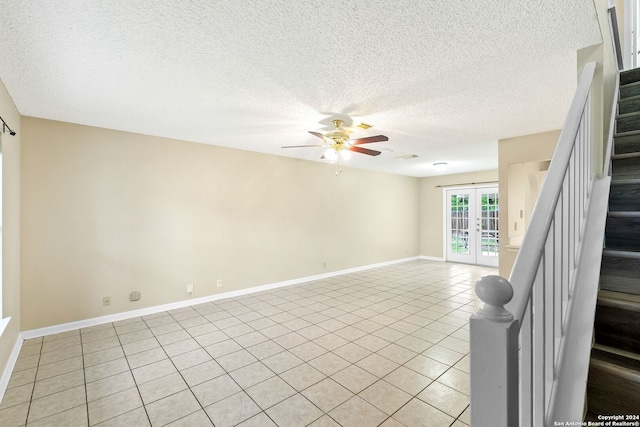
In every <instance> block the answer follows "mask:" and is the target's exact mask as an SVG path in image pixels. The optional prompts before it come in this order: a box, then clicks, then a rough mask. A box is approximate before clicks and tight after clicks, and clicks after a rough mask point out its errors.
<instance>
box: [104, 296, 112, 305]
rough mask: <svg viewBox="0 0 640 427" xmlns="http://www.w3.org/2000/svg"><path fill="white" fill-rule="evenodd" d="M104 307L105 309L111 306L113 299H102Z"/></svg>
mask: <svg viewBox="0 0 640 427" xmlns="http://www.w3.org/2000/svg"><path fill="white" fill-rule="evenodd" d="M102 305H103V306H105V307H106V306H108V305H111V297H102Z"/></svg>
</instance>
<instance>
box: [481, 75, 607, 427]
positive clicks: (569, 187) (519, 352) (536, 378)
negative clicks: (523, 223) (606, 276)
mask: <svg viewBox="0 0 640 427" xmlns="http://www.w3.org/2000/svg"><path fill="white" fill-rule="evenodd" d="M595 67H596V65H595V63H589V64H587V65H585V66H584V68H583V70H582V74H581V77H580V81H579V84H578V88H577V90H576V93H575V96H574V98H573V101H572V104H571V108H570V110H569V113H568V116H567V118H566V121H565V124H564V127H563V129H562V131H561V133H560V137H559V139H558V143H557V145H556V149H555V152H554V155H553V157H552V160H551V164H550V166H549V170H548V172H547V175H546V178H545V180H544V183H543V185H542V188H541V191H540V194H539V197H538V200H537V202H536V205H535V208H534V211H533V214H532V217H531V220H530V223H529V226H528V229H527V231H526V234H525V237H524V239H523V242H522V246H521V247H520V250H519V252H518V256H517V258H516V260H515V264H514V267H513V270H512V274H511V276H510V278H509V280H508V281H507V280H506V279H504V278H501V277H499V276H486V277H483V278H482V279H480V280H479V281H478V282H477V284H476V293H477V295H478V297H479V298H480V299H481V300H482V302H483V303H484V305H483V306H482V308H481V309H479V310H478V311H477V312H476V313H475V314H474V315H473V316H471V320H470V348H471V402H472V403H471V425H473V426H474V427H484V426H517V425H523V426H543V425H553V420H552V418H553V417H557V416H560V415H559V414H560V413H562V414H563V415H562V416H569V417H570V416H575V418H566V419H563V420H559V421H569V420H572V421H579V420H581V419H582V413H580V414H576V412H577V411H578V410H581V408H582V404H583V403H584V395H585V394H584V392H583V393H582V394H581V393H580V391H579V390H574V391H570V392H569V393H568V394H570V395H574V396H575V395H576V394H577V399H578V400H579V402H577V403H575V402H573V403H567V402H566V398H567V396H564V397H561V396H559V395H560V394H561V393H560V391H559V390H562V389H566V388H568V386H567V385H566V384H560V383H559V382H560V380H562V381H564V379H565V377H566V376H565V375H561V371H562V370H563V369H565V368H566V367H567V365H570V364H571V363H573V360H572V358H574V356H575V355H574V354H570V351H571V345H569V343H570V342H571V339H573V338H570V339H569V341H567V336H568V332H569V330H570V329H573V328H576V327H577V326H573V325H571V323H572V321H571V317H572V316H573V317H575V316H576V315H579V314H580V313H579V312H580V308H579V307H574V306H573V305H574V304H575V303H576V300H577V297H576V291H579V288H581V287H582V283H580V286H576V283H577V281H578V280H583V277H582V276H581V274H580V271H581V270H583V269H584V268H585V265H584V262H583V263H582V264H581V258H582V257H583V256H584V254H582V251H583V249H584V248H585V246H588V245H589V244H590V242H587V239H586V235H588V234H589V233H585V230H586V229H587V228H590V227H589V226H587V224H586V222H585V219H586V218H587V216H588V214H589V212H588V211H589V208H590V202H591V199H592V198H593V199H594V200H595V199H599V198H601V197H602V194H601V193H602V192H603V191H605V190H604V186H602V185H599V186H598V192H599V193H598V195H597V197H591V196H593V191H592V190H593V184H594V180H595V174H594V173H591V124H590V89H591V83H592V81H593V75H594V72H595ZM606 192H607V196H605V197H608V183H607V184H606ZM599 205H602V203H600V204H599ZM600 209H602V208H601V206H600ZM594 217H597V219H598V220H599V221H600V223H599V224H597V226H596V227H595V228H598V227H601V229H602V231H601V232H602V234H603V233H604V220H603V219H602V218H601V217H605V218H606V200H605V210H604V211H603V212H602V213H601V214H600V215H595V216H594ZM596 239H597V236H596ZM596 241H597V240H596ZM601 242H602V235H601V236H600V243H601ZM591 244H592V243H591ZM596 246H597V245H596ZM601 250H602V249H601V248H600V253H601ZM594 256H597V255H594ZM594 256H591V258H589V260H590V261H588V262H590V263H596V264H597V266H596V267H597V271H596V272H593V271H591V270H590V274H591V275H594V274H595V276H596V277H597V275H598V272H599V268H600V264H599V260H597V261H594V258H593V257H594ZM600 256H601V255H600ZM582 261H584V260H583V259H582ZM578 267H580V268H578ZM579 276H580V277H579ZM594 288H595V289H597V278H596V283H595V287H594ZM580 292H582V291H580ZM592 293H593V294H595V291H594V292H592ZM589 295H590V298H592V299H593V302H592V304H593V307H594V310H595V297H594V296H591V294H589ZM589 303H590V304H591V302H589ZM587 311H588V309H587ZM587 322H588V320H587ZM573 323H575V322H573ZM592 329H593V323H591V326H590V330H591V331H592ZM589 341H590V335H589ZM587 359H588V350H587ZM586 363H587V364H586V367H582V366H581V367H580V368H581V369H582V370H583V371H584V377H583V378H582V382H583V383H584V384H583V386H584V387H586V372H587V369H588V360H587V362H586ZM570 368H571V367H570ZM570 370H571V369H569V371H570ZM581 372H582V371H581ZM579 375H582V374H579ZM573 380H575V378H573ZM584 387H583V389H584ZM569 389H570V388H569ZM583 391H584V390H583ZM560 398H561V399H564V400H565V401H563V402H562V405H560V406H563V407H562V408H560V407H559V404H558V402H557V400H558V399H560ZM574 400H575V399H574ZM562 411H564V412H565V413H563V412H562ZM567 411H568V414H567V413H566V412H567Z"/></svg>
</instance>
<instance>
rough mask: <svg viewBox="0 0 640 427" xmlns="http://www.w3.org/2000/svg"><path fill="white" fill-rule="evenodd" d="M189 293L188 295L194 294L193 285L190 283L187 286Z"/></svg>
mask: <svg viewBox="0 0 640 427" xmlns="http://www.w3.org/2000/svg"><path fill="white" fill-rule="evenodd" d="M187 293H188V294H192V293H193V283H189V284H188V285H187Z"/></svg>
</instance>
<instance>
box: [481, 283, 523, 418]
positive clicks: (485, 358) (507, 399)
mask: <svg viewBox="0 0 640 427" xmlns="http://www.w3.org/2000/svg"><path fill="white" fill-rule="evenodd" d="M476 294H477V295H478V297H479V298H480V300H482V302H483V303H484V304H483V306H482V307H481V308H480V309H479V310H478V311H477V312H476V313H475V314H473V315H472V316H471V320H470V325H469V326H470V335H471V336H470V348H471V425H472V426H473V427H512V426H517V425H518V322H517V321H516V320H514V318H513V315H512V314H511V313H509V312H508V311H507V310H506V309H505V308H504V305H505V304H506V303H508V302H509V301H511V298H512V297H513V288H512V287H511V283H509V281H508V280H506V279H504V278H502V277H500V276H484V277H482V278H481V279H480V280H478V281H477V282H476Z"/></svg>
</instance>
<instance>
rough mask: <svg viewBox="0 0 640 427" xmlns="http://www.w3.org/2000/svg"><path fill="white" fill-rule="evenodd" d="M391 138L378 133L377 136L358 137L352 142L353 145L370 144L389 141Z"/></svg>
mask: <svg viewBox="0 0 640 427" xmlns="http://www.w3.org/2000/svg"><path fill="white" fill-rule="evenodd" d="M388 140H389V138H387V137H386V136H384V135H376V136H368V137H366V138H358V139H354V140H352V141H349V142H351V144H353V145H360V144H370V143H372V142H382V141H388Z"/></svg>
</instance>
